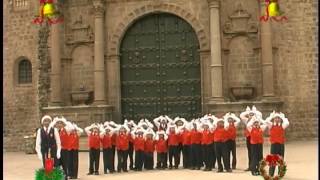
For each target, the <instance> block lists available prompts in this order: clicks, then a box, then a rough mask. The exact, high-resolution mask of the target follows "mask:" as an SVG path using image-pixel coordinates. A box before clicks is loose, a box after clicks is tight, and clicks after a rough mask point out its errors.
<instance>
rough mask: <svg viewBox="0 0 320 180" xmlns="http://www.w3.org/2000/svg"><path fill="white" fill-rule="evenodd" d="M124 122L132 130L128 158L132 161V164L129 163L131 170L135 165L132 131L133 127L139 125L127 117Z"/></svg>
mask: <svg viewBox="0 0 320 180" xmlns="http://www.w3.org/2000/svg"><path fill="white" fill-rule="evenodd" d="M124 124H125V125H127V126H128V128H129V130H130V133H129V149H128V158H129V161H130V164H129V169H130V170H133V169H134V167H133V164H134V162H133V150H134V149H133V139H132V137H131V132H132V131H133V129H134V128H135V127H137V125H136V124H135V123H134V121H133V120H130V121H128V120H127V119H125V120H124Z"/></svg>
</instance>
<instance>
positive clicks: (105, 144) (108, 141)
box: [101, 134, 112, 149]
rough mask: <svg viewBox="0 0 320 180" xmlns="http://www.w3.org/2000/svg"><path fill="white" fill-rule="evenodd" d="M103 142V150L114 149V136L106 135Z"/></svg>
mask: <svg viewBox="0 0 320 180" xmlns="http://www.w3.org/2000/svg"><path fill="white" fill-rule="evenodd" d="M101 142H102V147H103V149H109V148H112V136H110V135H109V134H105V135H104V136H103V137H102V139H101Z"/></svg>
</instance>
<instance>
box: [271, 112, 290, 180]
mask: <svg viewBox="0 0 320 180" xmlns="http://www.w3.org/2000/svg"><path fill="white" fill-rule="evenodd" d="M266 123H267V126H268V129H269V135H270V138H269V140H270V143H271V149H270V154H277V155H280V156H281V157H282V158H284V149H285V148H284V143H285V129H286V128H287V127H288V126H289V121H288V119H287V118H286V117H285V115H284V114H283V113H281V112H280V113H277V112H275V111H273V112H272V113H271V114H270V116H269V117H267V119H266ZM274 171H275V167H274V166H271V167H270V168H269V174H270V176H273V175H274Z"/></svg>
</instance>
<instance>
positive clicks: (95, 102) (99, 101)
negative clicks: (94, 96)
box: [93, 100, 106, 105]
mask: <svg viewBox="0 0 320 180" xmlns="http://www.w3.org/2000/svg"><path fill="white" fill-rule="evenodd" d="M105 104H106V101H104V100H95V101H94V102H93V105H105Z"/></svg>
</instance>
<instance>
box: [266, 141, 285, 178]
mask: <svg viewBox="0 0 320 180" xmlns="http://www.w3.org/2000/svg"><path fill="white" fill-rule="evenodd" d="M270 154H278V155H280V156H281V157H282V158H284V144H279V143H275V144H271V151H270ZM274 171H275V167H274V166H270V168H269V174H270V176H273V175H274Z"/></svg>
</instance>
